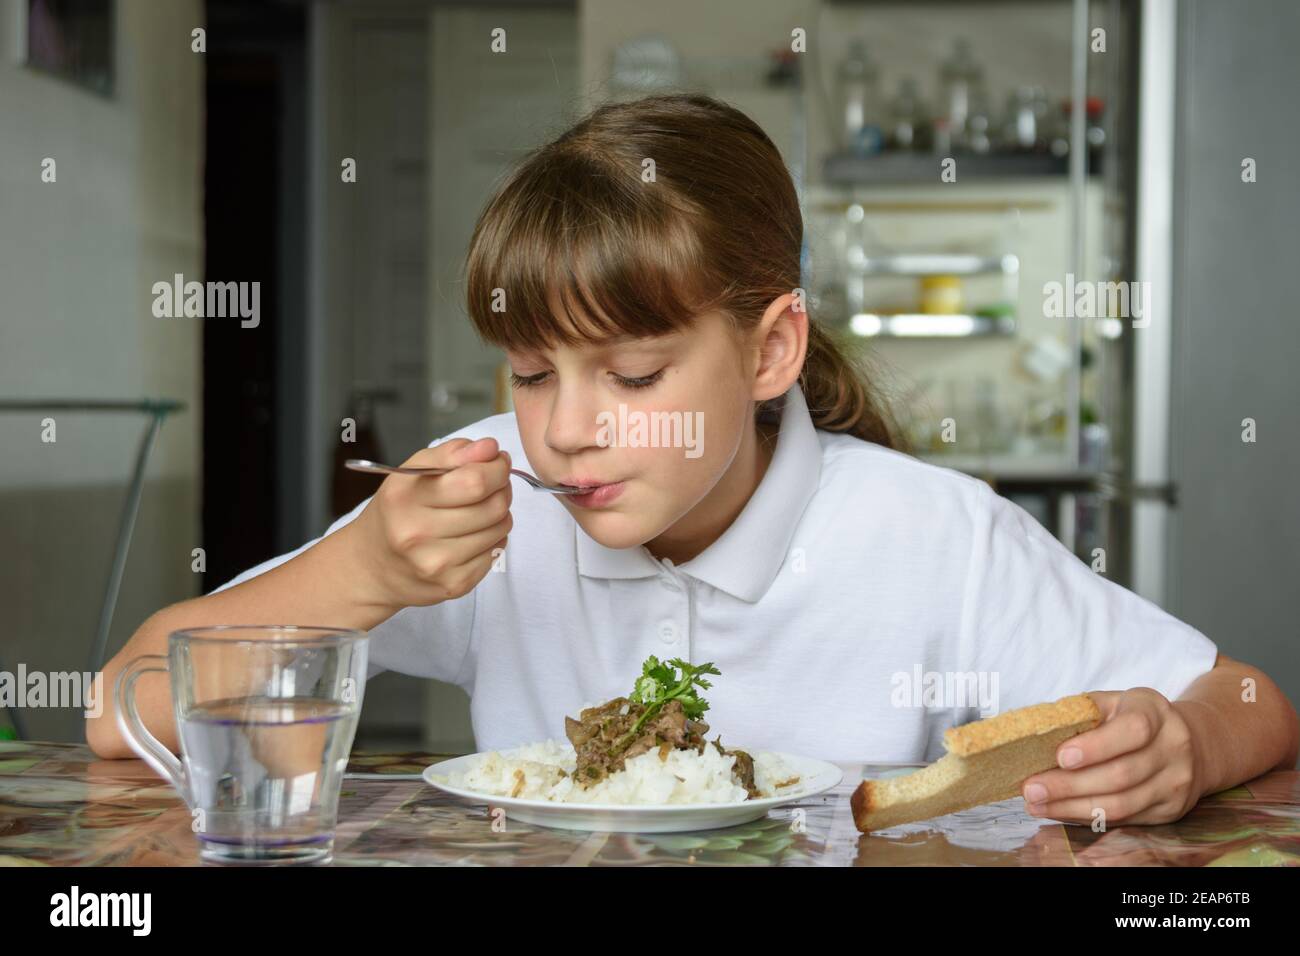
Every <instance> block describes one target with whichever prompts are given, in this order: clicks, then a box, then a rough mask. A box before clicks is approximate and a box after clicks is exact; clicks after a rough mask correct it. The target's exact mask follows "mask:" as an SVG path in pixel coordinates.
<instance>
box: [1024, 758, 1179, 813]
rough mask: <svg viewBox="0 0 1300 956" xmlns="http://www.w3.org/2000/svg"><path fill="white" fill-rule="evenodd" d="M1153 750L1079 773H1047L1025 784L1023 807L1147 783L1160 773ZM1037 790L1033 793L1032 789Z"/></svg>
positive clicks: (1035, 776)
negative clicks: (1037, 788) (1029, 804)
mask: <svg viewBox="0 0 1300 956" xmlns="http://www.w3.org/2000/svg"><path fill="white" fill-rule="evenodd" d="M1161 766H1162V765H1161V763H1160V760H1159V757H1158V755H1157V754H1156V748H1154V747H1144V748H1142V749H1141V750H1137V751H1134V752H1133V753H1128V754H1122V755H1121V756H1119V757H1115V758H1114V759H1112V760H1107V761H1105V762H1103V763H1100V764H1096V765H1095V766H1091V767H1084V768H1082V769H1079V770H1048V771H1046V772H1044V773H1036V774H1034V775H1033V776H1032V777H1029V778H1027V779H1026V780H1025V783H1024V786H1023V787H1022V788H1021V795H1022V796H1023V797H1024V798H1025V802H1026V803H1046V802H1048V801H1050V800H1064V799H1066V798H1069V797H1082V796H1087V795H1088V794H1090V793H1117V792H1119V791H1121V790H1128V789H1130V788H1131V787H1136V786H1137V785H1138V784H1140V783H1142V782H1144V781H1146V780H1149V779H1150V778H1151V777H1153V776H1155V775H1156V774H1157V773H1159V772H1160V768H1161ZM1035 787H1041V788H1043V789H1042V792H1041V793H1037V792H1036V791H1035V790H1034V788H1035Z"/></svg>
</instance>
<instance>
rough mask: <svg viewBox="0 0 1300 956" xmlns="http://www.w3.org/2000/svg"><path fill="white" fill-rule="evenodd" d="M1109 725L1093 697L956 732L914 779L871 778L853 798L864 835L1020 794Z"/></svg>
mask: <svg viewBox="0 0 1300 956" xmlns="http://www.w3.org/2000/svg"><path fill="white" fill-rule="evenodd" d="M1099 723H1101V711H1099V710H1098V709H1097V705H1096V704H1095V703H1093V701H1092V698H1091V697H1089V696H1088V695H1087V694H1075V695H1074V696H1072V697H1062V698H1061V699H1060V700H1058V701H1056V702H1054V703H1050V704H1034V705H1033V706H1031V707H1020V708H1018V709H1016V710H1009V711H1007V712H1006V713H1005V714H998V715H997V716H995V717H989V718H988V719H987V720H977V721H975V722H973V723H969V724H966V725H964V726H962V727H949V728H948V729H947V730H946V731H944V734H943V745H944V747H945V749H947V751H948V752H947V753H946V754H944V756H943V757H941V758H940V759H939V760H938V761H936V762H935V763H933V764H931V765H930V766H928V767H924V768H922V769H920V770H917V771H915V772H914V773H909V774H906V775H904V776H901V777H888V778H886V779H884V780H864V781H862V783H861V784H859V785H858V789H856V790H855V791H853V796H852V798H850V800H849V804H850V806H851V807H852V808H853V822H854V823H856V824H857V826H858V829H859V830H861V831H862V832H863V833H867V832H869V831H871V830H884V829H886V828H888V827H892V826H897V825H898V824H900V823H911V822H913V821H916V820H928V819H930V818H931V817H939V816H943V815H944V814H945V813H955V812H957V811H958V810H965V809H967V808H969V807H976V806H979V805H980V804H983V803H995V802H997V801H998V800H1009V799H1010V798H1012V797H1015V796H1019V795H1020V788H1021V786H1023V785H1024V782H1025V780H1026V779H1027V778H1028V777H1031V776H1033V775H1034V774H1036V773H1041V772H1042V771H1044V770H1051V769H1052V768H1054V767H1055V766H1056V748H1057V747H1059V746H1060V745H1061V742H1062V741H1063V740H1066V739H1068V738H1070V737H1073V736H1075V735H1076V734H1081V733H1083V732H1084V731H1085V730H1091V729H1092V728H1093V727H1096V726H1097V725H1098V724H1099Z"/></svg>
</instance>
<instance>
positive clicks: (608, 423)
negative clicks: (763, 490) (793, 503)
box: [506, 314, 756, 563]
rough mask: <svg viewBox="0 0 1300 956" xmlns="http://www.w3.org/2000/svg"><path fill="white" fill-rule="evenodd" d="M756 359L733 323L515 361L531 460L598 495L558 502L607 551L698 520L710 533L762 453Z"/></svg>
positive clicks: (554, 480) (517, 354)
mask: <svg viewBox="0 0 1300 956" xmlns="http://www.w3.org/2000/svg"><path fill="white" fill-rule="evenodd" d="M746 355H747V353H746V352H745V351H744V350H743V349H742V348H741V342H740V340H739V339H738V337H737V334H736V332H735V331H734V330H733V329H732V327H731V325H730V323H729V321H728V320H727V318H726V317H725V316H724V315H721V314H711V315H707V316H703V317H701V318H699V319H697V320H696V321H695V322H694V323H693V325H692V326H691V328H690V329H689V330H686V331H680V332H674V333H671V334H669V335H665V336H657V337H654V338H632V337H626V338H621V339H615V340H611V341H608V342H604V343H601V344H589V345H582V346H577V347H567V346H560V347H558V348H557V349H554V350H548V351H547V352H545V353H526V352H521V351H513V350H507V351H506V357H507V359H508V360H509V363H510V369H511V372H512V374H513V382H514V386H515V387H514V404H515V415H516V420H517V421H518V424H519V432H520V435H521V437H522V440H523V445H524V450H525V451H526V452H527V454H528V460H529V462H530V463H531V464H532V466H533V467H534V469H535V470H536V472H537V475H538V477H540V478H541V479H542V480H543V481H545V482H547V483H548V484H568V485H578V486H580V487H584V488H586V487H589V486H590V487H593V488H594V490H593V491H591V492H588V493H586V494H582V495H572V496H564V495H560V496H557V499H558V500H559V501H561V502H563V503H564V506H565V507H567V508H568V509H569V511H570V512H571V513H572V514H573V516H574V518H575V519H576V520H577V522H578V523H579V524H580V525H581V526H582V529H583V530H584V531H585V532H586V533H587V534H588V535H590V536H591V537H592V538H593V539H595V540H596V541H598V542H600V543H601V544H603V545H605V546H606V547H609V548H630V547H635V546H637V545H640V544H645V543H646V542H649V541H652V540H653V539H655V538H657V537H659V536H660V535H662V534H663V533H664V532H665V531H668V530H669V529H671V528H673V527H674V526H675V525H677V523H678V522H679V521H680V520H681V519H682V518H683V516H686V515H687V514H688V513H690V512H692V510H693V509H696V517H697V518H703V519H704V521H705V522H706V523H707V522H708V518H709V512H710V511H711V510H713V511H716V510H718V509H716V508H713V509H710V507H709V505H708V502H709V501H710V497H711V493H713V494H712V497H713V499H720V498H726V497H729V496H730V494H729V492H730V490H732V489H729V486H730V485H737V484H740V483H743V479H742V480H740V481H734V480H729V479H728V478H727V476H728V471H729V469H730V468H731V466H732V463H733V461H735V460H736V458H737V454H738V452H741V451H742V450H744V451H746V452H751V451H752V450H753V446H754V445H755V444H756V435H755V429H754V425H753V409H754V405H753V401H754V397H753V389H754V378H753V372H754V370H753V368H752V367H750V364H751V363H750V362H749V361H748V360H747V359H746ZM747 458H749V459H752V458H753V456H752V455H748V456H747ZM752 488H753V485H752V484H751V485H750V488H749V490H750V491H752ZM747 496H748V492H746V493H745V497H747ZM741 503H742V504H743V499H742V502H741ZM697 506H700V508H698V509H697ZM731 517H734V514H733V515H731ZM727 520H729V519H727ZM686 537H687V536H683V538H682V541H683V543H684V542H685V540H686ZM690 537H694V535H692V536H690ZM679 563H680V562H679Z"/></svg>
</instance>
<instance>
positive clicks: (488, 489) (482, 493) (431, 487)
mask: <svg viewBox="0 0 1300 956" xmlns="http://www.w3.org/2000/svg"><path fill="white" fill-rule="evenodd" d="M416 481H418V482H419V484H417V485H415V486H412V487H410V489H409V494H410V496H411V500H412V501H413V502H415V503H416V504H419V505H423V506H425V507H429V508H463V507H465V506H466V505H472V504H476V503H478V502H480V501H483V500H485V499H486V498H488V497H490V496H491V495H493V494H495V493H496V492H497V491H499V490H500V489H502V488H507V487H509V485H510V459H509V458H508V457H505V456H503V455H500V454H494V455H493V457H492V458H491V460H489V461H472V462H467V463H464V464H460V465H457V466H456V468H455V470H454V471H449V472H447V473H446V474H445V475H433V476H423V477H420V478H417V479H416Z"/></svg>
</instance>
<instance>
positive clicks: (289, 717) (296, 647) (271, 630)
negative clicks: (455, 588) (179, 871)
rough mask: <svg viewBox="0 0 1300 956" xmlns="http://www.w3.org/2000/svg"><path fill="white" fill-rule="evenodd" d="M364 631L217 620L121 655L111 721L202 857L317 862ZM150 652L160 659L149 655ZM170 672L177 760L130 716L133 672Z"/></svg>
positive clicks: (352, 705) (333, 803)
mask: <svg viewBox="0 0 1300 956" xmlns="http://www.w3.org/2000/svg"><path fill="white" fill-rule="evenodd" d="M366 640H367V635H366V634H365V633H364V632H362V631H354V630H349V629H345V628H327V627H295V626H291V625H283V626H257V627H254V626H243V625H221V626H218V627H201V628H191V629H187V630H183V631H174V632H173V633H172V634H171V635H170V637H169V638H168V641H167V655H166V656H165V657H164V656H163V655H161V654H146V655H143V656H141V657H137V658H135V659H134V660H132V661H131V662H130V663H128V664H127V665H126V667H125V668H124V669H123V670H122V672H121V674H119V675H118V678H117V683H116V685H115V687H114V694H115V699H116V702H117V724H118V727H119V728H120V729H121V731H122V736H123V737H124V738H125V739H126V742H127V743H128V744H129V745H130V746H131V749H132V750H134V751H135V752H136V753H137V754H139V755H140V757H141V758H143V759H144V760H145V762H147V763H148V764H149V766H151V767H153V769H154V770H156V771H158V773H160V774H161V775H162V776H163V778H164V779H166V780H168V781H170V782H171V784H172V786H174V787H175V788H176V790H177V792H178V793H180V795H181V798H182V799H183V800H184V801H185V803H186V805H187V806H188V807H189V809H190V813H191V815H192V817H193V823H192V829H193V830H194V832H195V834H196V835H197V837H198V839H199V843H200V846H201V851H200V854H199V856H200V858H201V859H202V860H204V861H205V862H210V863H245V864H268V863H326V862H329V861H330V860H331V859H332V857H333V852H334V827H335V822H336V819H337V816H338V802H339V788H340V785H341V784H342V781H343V771H344V768H345V767H346V766H347V760H348V753H349V752H350V751H351V749H352V739H353V737H354V736H355V735H356V730H357V717H358V715H359V714H360V713H361V700H362V696H363V694H364V691H365V684H366V651H367V644H366ZM155 662H161V664H162V665H163V666H160V665H159V664H158V663H155ZM150 671H158V672H162V673H166V674H169V675H170V676H171V694H172V709H173V712H174V714H175V717H176V726H177V728H178V730H179V737H180V745H181V758H180V759H179V760H178V759H177V758H176V756H175V755H173V754H172V753H171V751H169V750H168V749H167V748H166V747H164V746H163V745H162V743H161V742H160V741H159V740H158V738H156V737H155V736H154V735H153V734H151V733H150V732H149V730H148V728H146V727H145V726H144V723H143V722H142V721H141V720H140V714H139V711H138V710H137V708H136V701H135V683H136V681H137V680H139V678H140V675H142V674H147V673H149V672H150Z"/></svg>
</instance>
